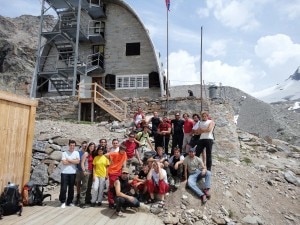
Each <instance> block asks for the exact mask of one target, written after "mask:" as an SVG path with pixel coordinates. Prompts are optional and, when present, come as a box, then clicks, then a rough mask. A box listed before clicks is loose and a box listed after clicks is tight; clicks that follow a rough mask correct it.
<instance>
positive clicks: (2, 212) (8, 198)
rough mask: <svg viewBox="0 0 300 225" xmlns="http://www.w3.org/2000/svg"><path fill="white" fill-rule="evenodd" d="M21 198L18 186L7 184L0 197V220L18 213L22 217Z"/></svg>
mask: <svg viewBox="0 0 300 225" xmlns="http://www.w3.org/2000/svg"><path fill="white" fill-rule="evenodd" d="M22 210H23V205H22V197H21V194H20V192H19V185H15V184H11V183H8V185H7V186H6V187H5V188H4V191H3V192H2V194H1V196H0V219H2V216H6V215H12V214H15V213H17V212H18V215H19V216H21V215H22Z"/></svg>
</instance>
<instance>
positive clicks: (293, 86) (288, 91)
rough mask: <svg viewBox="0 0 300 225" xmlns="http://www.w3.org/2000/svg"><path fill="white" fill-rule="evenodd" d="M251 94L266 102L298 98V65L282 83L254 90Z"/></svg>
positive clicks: (299, 68)
mask: <svg viewBox="0 0 300 225" xmlns="http://www.w3.org/2000/svg"><path fill="white" fill-rule="evenodd" d="M253 96H254V97H256V98H258V99H260V100H262V101H264V102H268V103H271V102H278V101H284V100H286V101H289V100H297V99H300V67H298V69H297V70H296V71H295V73H294V74H292V75H291V76H290V77H289V78H288V79H287V80H285V81H284V82H283V83H281V84H277V85H276V86H273V87H270V88H267V89H264V90H262V91H258V92H255V93H253Z"/></svg>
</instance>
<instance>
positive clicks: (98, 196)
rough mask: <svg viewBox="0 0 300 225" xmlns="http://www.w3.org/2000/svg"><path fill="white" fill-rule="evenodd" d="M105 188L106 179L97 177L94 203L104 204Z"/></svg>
mask: <svg viewBox="0 0 300 225" xmlns="http://www.w3.org/2000/svg"><path fill="white" fill-rule="evenodd" d="M104 187H105V177H96V179H95V181H94V182H93V186H92V200H91V202H92V203H95V202H96V201H97V202H102V200H103V192H104Z"/></svg>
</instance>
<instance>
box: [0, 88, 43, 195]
mask: <svg viewBox="0 0 300 225" xmlns="http://www.w3.org/2000/svg"><path fill="white" fill-rule="evenodd" d="M37 104H38V102H37V101H36V100H31V99H28V98H25V97H20V96H17V95H14V94H10V93H7V92H3V91H0V191H1V192H2V191H3V188H4V187H5V186H6V185H7V183H8V182H12V183H15V184H19V185H20V187H22V186H23V185H24V184H25V183H26V182H27V181H28V180H29V178H30V167H31V157H32V142H33V137H34V124H35V114H36V106H37Z"/></svg>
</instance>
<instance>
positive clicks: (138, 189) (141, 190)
mask: <svg viewBox="0 0 300 225" xmlns="http://www.w3.org/2000/svg"><path fill="white" fill-rule="evenodd" d="M148 172H149V167H148V164H147V163H144V164H143V168H142V169H141V171H140V172H139V174H137V175H135V177H134V178H133V181H132V183H131V185H132V186H133V188H134V191H135V193H136V195H137V198H138V200H139V201H141V202H142V201H143V200H144V199H145V195H146V193H147V185H146V184H147V174H148Z"/></svg>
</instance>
